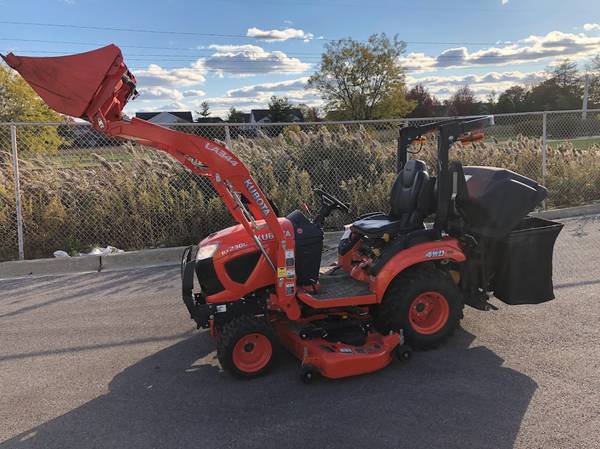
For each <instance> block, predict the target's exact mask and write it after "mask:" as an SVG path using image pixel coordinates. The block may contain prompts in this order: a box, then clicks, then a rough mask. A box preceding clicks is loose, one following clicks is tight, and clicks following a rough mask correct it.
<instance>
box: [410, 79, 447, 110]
mask: <svg viewBox="0 0 600 449" xmlns="http://www.w3.org/2000/svg"><path fill="white" fill-rule="evenodd" d="M406 99H407V100H408V101H411V102H412V103H414V109H413V110H412V112H411V113H410V114H409V115H408V116H409V117H433V116H434V115H435V108H436V106H437V105H439V102H438V100H437V99H436V98H435V97H434V96H433V95H431V93H430V92H429V90H427V88H426V87H425V86H423V85H422V84H417V85H415V86H414V87H413V88H412V89H410V90H409V91H408V93H407V94H406Z"/></svg>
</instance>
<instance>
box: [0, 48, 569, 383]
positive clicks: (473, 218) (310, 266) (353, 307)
mask: <svg viewBox="0 0 600 449" xmlns="http://www.w3.org/2000/svg"><path fill="white" fill-rule="evenodd" d="M4 59H5V61H6V62H7V63H8V65H10V66H11V67H12V68H14V69H15V70H17V71H18V72H19V73H20V74H21V75H22V76H23V77H24V78H25V80H27V82H28V83H29V84H30V85H31V86H32V87H33V89H34V90H36V92H37V93H38V94H39V95H40V96H41V97H42V98H43V99H44V100H45V101H46V103H47V104H48V105H49V106H50V107H51V108H52V109H54V110H56V111H58V112H60V113H62V114H66V115H70V116H74V117H78V118H82V119H85V120H87V121H89V122H90V123H91V124H92V126H93V127H94V128H95V129H96V130H98V131H100V132H102V133H105V134H106V135H108V136H111V137H122V138H127V139H132V140H134V141H136V142H139V143H140V144H142V145H146V146H150V147H154V148H156V149H158V150H161V151H165V152H167V153H168V154H170V155H171V156H172V157H174V158H175V159H177V160H178V161H179V162H181V163H182V164H183V165H184V166H186V167H187V168H188V169H189V170H191V171H193V172H194V173H197V174H199V175H201V176H205V177H206V178H207V179H209V180H210V182H211V183H212V185H213V186H214V188H215V190H216V192H217V193H218V195H219V196H220V197H221V199H222V200H223V203H224V205H225V207H226V208H227V209H228V210H229V212H230V213H231V215H232V216H233V218H234V219H235V220H236V221H237V222H238V223H239V224H238V225H236V226H232V227H229V228H226V229H223V230H221V231H218V232H216V233H214V234H211V235H209V236H208V237H206V238H205V239H203V240H202V241H201V242H200V243H199V244H198V245H195V246H193V247H190V248H188V249H187V250H186V251H185V253H184V256H183V261H182V267H181V268H182V269H181V273H182V282H183V285H182V293H183V301H184V303H185V306H186V307H187V310H188V311H189V314H190V316H191V318H192V319H193V320H194V321H195V322H196V323H197V325H198V327H199V328H200V327H201V328H208V329H210V333H211V335H212V336H213V337H214V338H215V339H216V346H217V354H218V358H219V361H220V363H221V365H222V367H223V368H224V369H225V370H227V371H229V372H230V373H232V374H234V375H236V376H238V377H243V378H251V377H255V376H259V375H261V374H263V373H265V372H266V371H267V370H268V369H269V368H271V366H272V365H273V361H274V360H275V356H276V354H277V352H278V349H279V348H280V347H281V346H283V347H284V348H285V349H287V350H288V351H289V352H291V353H292V354H293V355H294V356H296V357H297V358H298V359H299V360H300V361H301V377H302V379H303V380H304V381H306V382H308V381H311V380H312V379H314V377H315V376H316V375H323V376H325V377H329V378H340V377H346V376H352V375H358V374H363V373H368V372H372V371H375V370H378V369H381V368H383V367H385V366H387V365H388V364H389V363H390V362H391V361H392V359H393V356H394V355H395V356H397V358H399V359H400V360H407V359H408V358H409V357H410V354H411V349H410V348H411V347H414V348H433V347H436V346H437V345H439V344H440V343H442V342H443V341H444V340H446V339H447V338H448V337H449V336H450V335H451V334H452V332H453V331H454V329H455V328H456V327H457V326H458V324H459V322H460V320H461V318H462V316H463V313H462V311H463V306H464V305H465V304H466V305H469V306H472V307H475V308H477V309H480V310H489V309H492V308H494V306H492V304H490V303H489V302H488V298H489V296H490V294H491V293H492V292H493V293H494V295H495V296H496V297H498V298H499V299H501V300H502V301H504V302H506V303H508V304H525V303H528V304H531V303H539V302H543V301H547V300H550V299H553V298H554V295H553V291H552V290H553V289H552V251H553V245H554V241H555V239H556V237H557V235H558V233H559V232H560V229H561V225H560V224H557V223H553V222H549V221H546V220H542V219H539V218H532V217H527V214H528V213H529V212H530V211H532V210H533V209H534V208H535V207H536V206H538V205H539V204H540V203H541V202H542V201H543V200H544V198H545V197H546V194H547V191H546V189H545V188H544V187H542V186H540V185H539V184H537V183H536V182H535V181H532V180H531V179H528V178H526V177H524V176H521V175H518V174H516V173H513V172H511V171H508V170H504V169H501V168H490V167H463V166H462V165H461V164H460V163H459V162H456V161H453V162H451V161H450V160H449V153H450V149H451V147H452V145H453V144H455V143H456V142H460V141H473V140H475V139H479V138H481V137H482V133H481V129H482V128H484V127H485V126H487V125H490V124H492V123H493V118H492V117H479V118H475V119H469V120H445V121H437V122H432V123H430V124H427V125H423V126H406V127H403V128H401V129H400V136H399V145H398V175H397V177H396V180H395V181H394V183H393V185H392V186H391V192H390V207H389V210H388V211H386V212H385V213H384V212H377V213H371V214H367V215H364V216H362V217H358V218H357V219H356V220H355V221H354V222H353V223H352V224H351V225H349V226H347V227H346V229H345V232H344V234H343V236H342V238H341V240H340V242H339V248H338V261H337V264H335V266H331V267H321V254H322V249H323V238H324V233H323V227H324V222H325V220H326V218H327V217H328V216H329V215H330V214H331V213H333V212H334V211H336V210H340V211H342V212H344V213H347V212H348V211H349V206H348V205H347V204H345V203H343V202H342V201H340V200H339V199H337V198H335V197H334V196H332V195H330V194H328V193H327V192H324V191H321V190H319V191H316V194H317V195H318V197H319V198H320V201H321V207H320V210H319V212H318V214H317V215H316V216H315V217H308V216H306V214H305V213H303V212H301V211H300V210H296V211H293V212H291V213H290V214H289V215H287V216H282V217H279V216H278V214H277V213H276V208H275V207H274V205H273V203H272V202H271V201H270V200H269V198H268V197H267V195H266V194H265V193H264V192H263V191H262V190H261V188H260V187H259V185H258V184H257V183H256V181H255V180H254V178H253V177H252V175H251V174H250V173H249V171H248V169H247V168H246V166H245V165H244V163H243V162H242V161H241V160H240V159H239V158H238V157H237V156H236V155H235V154H234V153H233V152H232V151H231V150H230V149H229V148H227V147H226V146H225V145H223V144H221V143H219V142H215V141H211V140H208V139H205V138H203V137H200V136H196V135H190V134H185V133H181V132H178V131H174V130H171V129H168V128H165V127H162V126H158V125H155V124H152V123H149V122H146V121H143V120H139V119H136V118H133V119H128V118H127V117H125V116H124V115H123V113H122V111H123V108H124V107H125V105H126V103H127V102H128V101H129V100H131V99H133V98H134V97H135V96H136V94H137V92H136V80H135V77H134V75H133V74H132V73H131V72H130V71H129V70H128V69H127V67H126V65H125V64H124V62H123V57H122V54H121V51H120V50H119V49H118V48H117V47H116V46H114V45H109V46H107V47H104V48H101V49H98V50H94V51H91V52H88V53H83V54H78V55H72V56H62V57H54V58H31V57H21V56H16V55H14V54H9V55H7V56H6V57H4ZM428 133H437V134H438V161H437V167H435V171H436V175H435V176H433V175H432V174H431V173H430V172H429V170H428V167H427V166H426V164H425V163H424V162H423V161H420V160H415V159H412V160H409V158H408V156H409V151H410V147H411V145H412V144H414V143H415V142H419V141H421V140H422V139H423V137H424V136H425V135H426V134H428ZM428 217H430V218H431V219H432V224H429V225H426V224H425V221H426V219H427V218H428Z"/></svg>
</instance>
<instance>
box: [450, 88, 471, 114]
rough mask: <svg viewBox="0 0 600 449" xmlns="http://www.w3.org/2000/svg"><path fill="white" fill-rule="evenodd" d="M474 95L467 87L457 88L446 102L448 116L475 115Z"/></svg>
mask: <svg viewBox="0 0 600 449" xmlns="http://www.w3.org/2000/svg"><path fill="white" fill-rule="evenodd" d="M476 106H477V105H476V103H475V94H474V93H473V91H472V90H471V88H470V87H469V86H467V85H464V86H462V87H459V88H458V90H457V91H456V92H455V93H454V95H452V97H450V99H449V100H448V114H449V115H472V114H474V113H476Z"/></svg>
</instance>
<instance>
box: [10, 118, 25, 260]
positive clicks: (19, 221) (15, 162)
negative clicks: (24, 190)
mask: <svg viewBox="0 0 600 449" xmlns="http://www.w3.org/2000/svg"><path fill="white" fill-rule="evenodd" d="M10 144H11V148H12V165H13V178H14V182H15V208H16V213H17V240H18V245H19V260H23V259H25V250H24V245H23V210H22V208H21V183H20V181H19V158H18V155H17V127H16V126H15V125H10Z"/></svg>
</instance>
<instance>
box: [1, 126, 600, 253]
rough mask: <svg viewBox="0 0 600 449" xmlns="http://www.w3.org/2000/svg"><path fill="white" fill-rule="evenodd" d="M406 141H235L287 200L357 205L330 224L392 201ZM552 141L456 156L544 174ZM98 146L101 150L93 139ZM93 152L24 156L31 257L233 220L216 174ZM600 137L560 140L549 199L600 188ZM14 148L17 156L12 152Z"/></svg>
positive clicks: (426, 148) (578, 197)
mask: <svg viewBox="0 0 600 449" xmlns="http://www.w3.org/2000/svg"><path fill="white" fill-rule="evenodd" d="M395 145H396V144H395V141H394V140H393V139H387V140H385V141H382V140H381V139H380V138H379V136H378V134H377V133H376V132H375V131H373V130H370V129H367V128H364V127H362V126H361V127H356V128H355V129H352V130H351V131H350V130H348V129H346V128H344V127H336V128H332V129H328V128H327V127H323V128H321V129H320V130H319V131H318V132H310V133H308V132H303V131H301V130H298V129H296V130H286V131H285V132H284V133H283V134H281V135H279V136H277V137H274V138H268V137H262V138H253V139H249V138H239V139H236V140H235V142H234V147H235V151H236V152H237V153H238V154H239V156H240V157H241V159H242V160H244V161H245V162H246V163H247V164H248V166H249V168H250V170H251V172H252V173H253V174H254V176H255V177H256V178H257V180H258V182H259V184H260V186H261V187H262V188H263V190H264V191H265V192H266V193H267V194H268V195H269V196H270V197H271V198H272V199H273V201H274V202H275V203H276V204H277V205H278V206H279V208H280V209H281V211H282V212H284V213H288V212H290V211H291V210H293V209H296V208H298V207H299V206H300V205H301V204H303V203H306V204H307V205H308V206H309V207H310V208H312V210H313V211H316V208H317V207H318V205H317V204H316V201H315V199H314V197H313V194H312V190H313V189H314V188H317V187H320V188H323V189H325V190H327V191H329V192H331V193H332V194H334V195H336V196H338V197H340V199H342V200H344V201H348V202H350V203H351V205H352V211H351V216H341V214H339V213H338V215H335V216H334V217H332V219H331V220H330V221H329V223H328V225H329V227H332V228H335V227H339V226H340V225H341V224H342V223H344V222H348V221H351V220H352V217H353V216H355V215H359V214H362V213H365V212H369V211H374V210H387V209H388V195H389V189H390V186H391V183H392V182H393V179H394V176H395V158H396V155H395ZM540 147H541V144H540V142H539V140H537V139H531V138H526V137H517V138H515V139H513V140H510V141H502V142H497V141H494V140H490V141H487V142H482V143H475V144H469V145H466V146H455V148H454V149H453V150H452V158H453V159H457V160H460V161H462V162H463V164H464V165H490V166H500V167H506V168H508V169H511V170H514V171H516V172H518V173H521V174H523V175H526V176H529V177H531V178H533V179H536V180H538V181H542V179H541V151H540ZM92 151H94V150H92ZM96 151H97V154H94V155H93V156H92V160H91V161H90V160H89V159H88V160H86V161H85V162H81V163H79V162H73V160H72V159H69V160H68V162H66V159H64V158H61V157H60V156H34V157H30V158H28V159H24V160H22V161H21V162H20V165H21V167H20V168H21V188H22V203H23V218H24V228H25V253H26V257H28V258H37V257H47V256H50V255H51V254H52V252H53V251H55V250H57V249H63V250H66V251H69V252H76V251H83V250H86V249H88V248H90V247H92V246H94V245H113V246H117V247H119V248H122V249H127V250H132V249H140V248H148V247H157V246H172V245H184V244H190V243H193V242H197V241H198V239H200V238H201V237H203V236H205V235H207V234H209V233H210V232H212V231H215V230H217V229H220V228H222V227H224V226H227V225H228V224H230V223H231V218H230V217H229V215H228V213H227V211H226V210H225V209H224V207H223V206H222V203H221V201H220V199H219V198H218V197H216V196H215V194H214V192H213V191H212V188H211V187H210V185H209V183H208V182H207V181H206V180H205V179H202V178H200V177H198V176H195V175H193V174H191V173H190V172H188V171H187V170H186V169H184V168H183V167H182V166H180V165H179V164H178V163H177V162H175V161H173V160H171V159H170V158H169V157H167V156H165V155H162V154H161V153H159V152H155V151H152V150H147V149H143V148H132V147H128V146H123V147H119V148H116V149H114V154H112V155H111V154H110V153H109V152H107V151H106V150H103V151H102V152H100V151H99V150H96ZM416 151H418V154H415V155H413V157H415V158H419V159H423V160H425V161H426V162H427V163H428V165H429V167H430V168H431V171H432V172H435V154H436V142H435V141H431V142H428V143H425V144H424V145H423V146H422V148H416ZM599 155H600V147H597V146H591V147H590V148H587V149H586V150H576V149H575V148H574V147H573V146H572V145H571V144H569V143H565V144H562V145H560V146H558V147H550V149H549V153H548V170H547V175H546V179H545V184H546V186H547V187H548V189H549V190H550V192H551V194H550V197H549V200H548V205H549V206H550V207H560V206H570V205H576V204H582V203H586V202H590V201H593V200H597V199H599V198H600V158H599V157H598V156H599ZM4 160H6V158H5V157H4ZM11 170H12V169H11V166H10V164H4V165H2V166H0V232H1V233H2V235H3V238H2V241H1V242H0V259H1V260H8V259H12V258H14V257H15V255H16V243H15V241H16V232H15V215H14V202H15V199H14V188H13V181H12V171H11Z"/></svg>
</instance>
